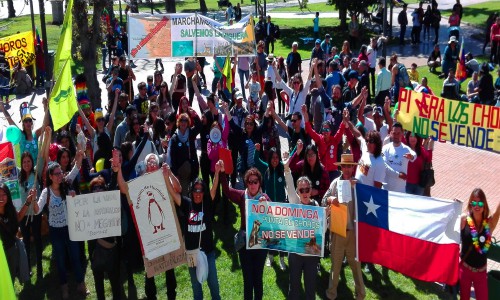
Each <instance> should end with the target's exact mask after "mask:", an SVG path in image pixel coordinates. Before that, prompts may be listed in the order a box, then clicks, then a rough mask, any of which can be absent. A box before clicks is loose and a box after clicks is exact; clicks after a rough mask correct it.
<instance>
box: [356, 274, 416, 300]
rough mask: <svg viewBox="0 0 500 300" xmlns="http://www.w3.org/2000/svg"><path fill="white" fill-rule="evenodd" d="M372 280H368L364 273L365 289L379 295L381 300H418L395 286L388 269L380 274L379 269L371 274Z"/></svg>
mask: <svg viewBox="0 0 500 300" xmlns="http://www.w3.org/2000/svg"><path fill="white" fill-rule="evenodd" d="M370 274H371V276H372V280H368V278H367V277H366V275H365V274H364V273H363V282H364V283H365V287H366V288H367V289H370V290H371V291H372V292H373V293H375V294H377V295H379V298H380V299H415V300H416V299H417V298H416V297H415V296H414V295H412V294H410V293H407V292H404V291H402V290H400V289H399V288H397V287H396V286H394V284H393V283H392V281H391V279H390V277H389V271H388V269H386V268H383V269H382V273H380V272H379V271H378V270H377V269H376V270H372V271H371V272H370Z"/></svg>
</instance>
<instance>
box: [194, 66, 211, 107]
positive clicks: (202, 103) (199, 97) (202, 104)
mask: <svg viewBox="0 0 500 300" xmlns="http://www.w3.org/2000/svg"><path fill="white" fill-rule="evenodd" d="M197 77H198V75H194V76H193V77H192V79H191V80H192V81H193V90H194V94H195V95H196V99H197V100H198V105H199V106H200V112H204V111H205V110H206V109H207V108H208V105H207V102H206V101H205V99H204V98H203V96H202V95H201V93H200V90H199V89H198V85H197V84H196V80H197Z"/></svg>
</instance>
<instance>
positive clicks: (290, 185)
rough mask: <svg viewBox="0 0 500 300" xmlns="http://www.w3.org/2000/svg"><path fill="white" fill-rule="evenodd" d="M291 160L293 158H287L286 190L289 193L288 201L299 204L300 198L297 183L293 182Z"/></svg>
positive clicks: (285, 166)
mask: <svg viewBox="0 0 500 300" xmlns="http://www.w3.org/2000/svg"><path fill="white" fill-rule="evenodd" d="M290 160H291V158H289V159H287V161H286V163H285V164H284V169H285V183H286V192H287V194H288V201H289V202H290V203H293V204H297V203H299V202H300V199H299V196H298V195H297V192H296V191H295V183H294V182H293V177H292V172H291V171H290Z"/></svg>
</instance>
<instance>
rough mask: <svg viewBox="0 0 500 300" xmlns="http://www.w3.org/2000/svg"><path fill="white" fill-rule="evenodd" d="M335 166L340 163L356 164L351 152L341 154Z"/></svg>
mask: <svg viewBox="0 0 500 300" xmlns="http://www.w3.org/2000/svg"><path fill="white" fill-rule="evenodd" d="M335 165H336V166H341V165H358V163H357V162H354V156H353V155H352V154H342V157H341V158H340V162H336V163H335Z"/></svg>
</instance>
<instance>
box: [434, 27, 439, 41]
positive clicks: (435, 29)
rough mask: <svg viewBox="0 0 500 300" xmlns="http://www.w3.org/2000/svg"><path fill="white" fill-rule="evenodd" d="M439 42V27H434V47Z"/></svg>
mask: <svg viewBox="0 0 500 300" xmlns="http://www.w3.org/2000/svg"><path fill="white" fill-rule="evenodd" d="M438 42H439V25H438V26H434V45H435V44H437V43H438Z"/></svg>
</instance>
